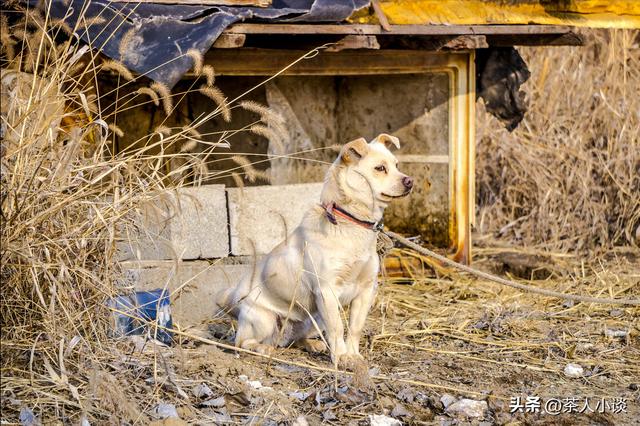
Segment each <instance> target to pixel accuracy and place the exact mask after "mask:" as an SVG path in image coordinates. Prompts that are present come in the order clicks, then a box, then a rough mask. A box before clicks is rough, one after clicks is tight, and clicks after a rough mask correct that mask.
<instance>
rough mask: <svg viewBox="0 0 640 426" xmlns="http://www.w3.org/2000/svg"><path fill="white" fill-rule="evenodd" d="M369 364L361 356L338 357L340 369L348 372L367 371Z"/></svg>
mask: <svg viewBox="0 0 640 426" xmlns="http://www.w3.org/2000/svg"><path fill="white" fill-rule="evenodd" d="M366 367H367V362H366V361H365V360H364V358H363V356H362V355H360V354H349V353H347V354H343V355H340V356H339V357H338V368H339V369H342V370H347V371H354V372H355V371H358V370H362V368H365V369H366Z"/></svg>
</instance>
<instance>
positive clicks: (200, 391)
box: [191, 383, 213, 399]
mask: <svg viewBox="0 0 640 426" xmlns="http://www.w3.org/2000/svg"><path fill="white" fill-rule="evenodd" d="M191 392H193V395H194V396H195V397H196V398H198V399H205V398H210V397H212V396H213V391H212V390H211V388H210V387H209V386H207V385H206V384H204V383H200V384H199V385H196V386H194V387H193V389H191Z"/></svg>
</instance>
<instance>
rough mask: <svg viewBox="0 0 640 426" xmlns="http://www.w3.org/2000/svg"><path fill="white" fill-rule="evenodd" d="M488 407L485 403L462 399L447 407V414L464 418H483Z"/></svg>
mask: <svg viewBox="0 0 640 426" xmlns="http://www.w3.org/2000/svg"><path fill="white" fill-rule="evenodd" d="M488 409H489V406H488V405H487V402H486V401H476V400H475V399H467V398H462V399H460V400H459V401H456V402H454V403H453V404H451V405H449V406H448V407H447V410H446V411H447V413H448V414H451V415H461V416H465V417H484V416H485V414H486V413H487V410H488Z"/></svg>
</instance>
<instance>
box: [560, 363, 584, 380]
mask: <svg viewBox="0 0 640 426" xmlns="http://www.w3.org/2000/svg"><path fill="white" fill-rule="evenodd" d="M583 374H584V368H582V366H581V365H579V364H567V366H566V367H564V375H565V376H567V377H571V378H577V377H582V376H583Z"/></svg>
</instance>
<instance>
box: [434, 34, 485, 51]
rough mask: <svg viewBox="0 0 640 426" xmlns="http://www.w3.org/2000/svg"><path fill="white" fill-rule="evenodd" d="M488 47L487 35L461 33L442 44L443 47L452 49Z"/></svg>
mask: <svg viewBox="0 0 640 426" xmlns="http://www.w3.org/2000/svg"><path fill="white" fill-rule="evenodd" d="M487 47H489V44H488V43H487V36H485V35H461V36H458V37H456V38H454V39H453V40H449V41H448V42H446V43H445V44H444V46H442V48H443V49H450V50H469V49H484V48H487Z"/></svg>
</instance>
